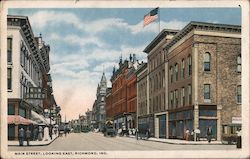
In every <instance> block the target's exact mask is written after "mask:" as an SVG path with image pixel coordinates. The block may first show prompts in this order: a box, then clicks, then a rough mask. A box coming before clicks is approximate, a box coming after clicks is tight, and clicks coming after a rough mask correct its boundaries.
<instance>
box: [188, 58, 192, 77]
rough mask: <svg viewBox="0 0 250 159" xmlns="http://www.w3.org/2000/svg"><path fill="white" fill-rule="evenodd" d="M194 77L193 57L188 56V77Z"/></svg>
mask: <svg viewBox="0 0 250 159" xmlns="http://www.w3.org/2000/svg"><path fill="white" fill-rule="evenodd" d="M191 75H192V57H191V56H190V55H189V56H188V76H191Z"/></svg>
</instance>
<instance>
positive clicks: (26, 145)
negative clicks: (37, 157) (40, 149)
mask: <svg viewBox="0 0 250 159" xmlns="http://www.w3.org/2000/svg"><path fill="white" fill-rule="evenodd" d="M58 137H59V136H57V137H56V138H55V139H54V140H52V141H51V142H49V143H47V144H38V145H29V146H27V145H23V146H19V145H8V146H17V147H33V146H48V145H50V144H51V143H52V142H54V141H55V140H56V139H57V138H58Z"/></svg>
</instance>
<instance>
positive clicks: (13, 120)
mask: <svg viewBox="0 0 250 159" xmlns="http://www.w3.org/2000/svg"><path fill="white" fill-rule="evenodd" d="M8 124H15V125H30V124H37V122H35V121H32V120H30V119H26V118H24V117H22V116H20V115H8Z"/></svg>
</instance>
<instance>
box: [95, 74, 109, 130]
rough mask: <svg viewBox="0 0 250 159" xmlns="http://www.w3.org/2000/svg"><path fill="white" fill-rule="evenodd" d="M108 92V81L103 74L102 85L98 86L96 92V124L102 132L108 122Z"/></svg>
mask: <svg viewBox="0 0 250 159" xmlns="http://www.w3.org/2000/svg"><path fill="white" fill-rule="evenodd" d="M106 90H107V80H106V76H105V73H104V72H103V74H102V78H101V81H100V84H98V87H97V91H96V102H95V104H96V112H95V116H96V124H97V128H99V129H100V130H102V129H103V127H104V124H105V121H106V111H105V105H106V104H105V97H106Z"/></svg>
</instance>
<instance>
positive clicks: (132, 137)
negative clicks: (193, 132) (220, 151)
mask: <svg viewBox="0 0 250 159" xmlns="http://www.w3.org/2000/svg"><path fill="white" fill-rule="evenodd" d="M128 138H135V137H130V136H128ZM135 139H136V138H135ZM138 140H144V141H152V142H160V143H167V144H173V145H223V144H222V143H212V142H211V143H204V144H199V143H173V142H168V141H159V140H150V139H138Z"/></svg>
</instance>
